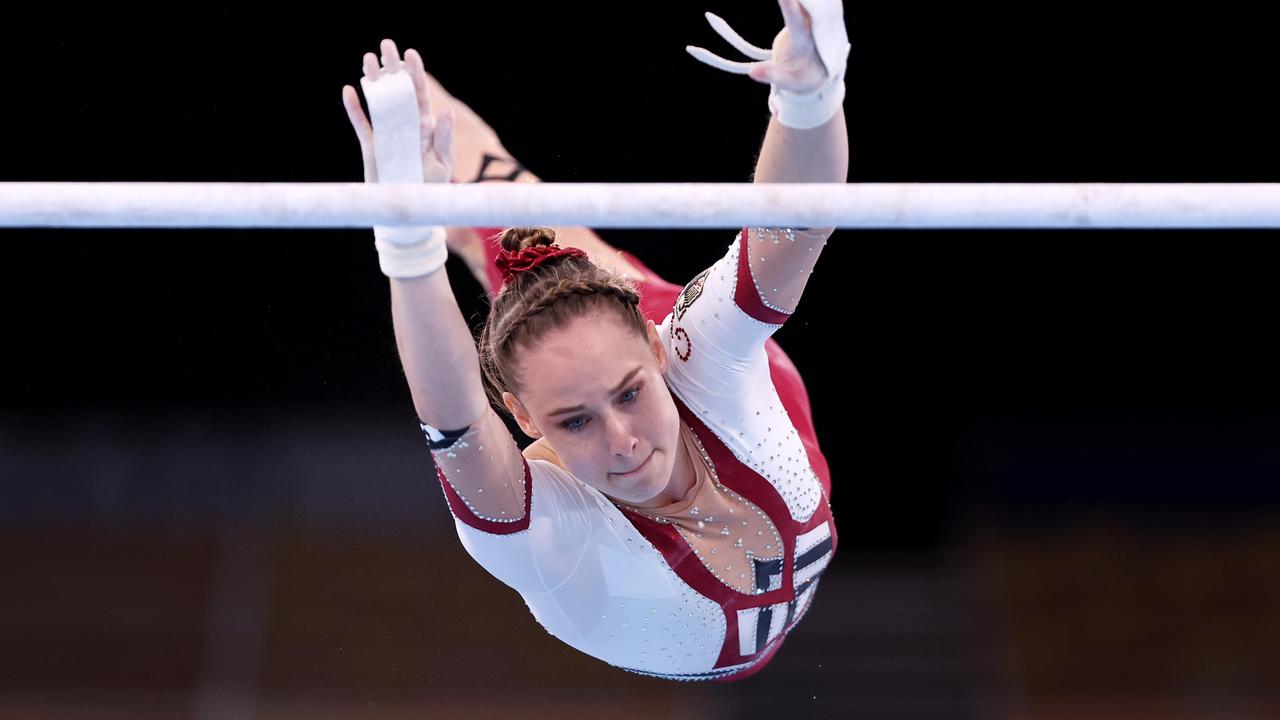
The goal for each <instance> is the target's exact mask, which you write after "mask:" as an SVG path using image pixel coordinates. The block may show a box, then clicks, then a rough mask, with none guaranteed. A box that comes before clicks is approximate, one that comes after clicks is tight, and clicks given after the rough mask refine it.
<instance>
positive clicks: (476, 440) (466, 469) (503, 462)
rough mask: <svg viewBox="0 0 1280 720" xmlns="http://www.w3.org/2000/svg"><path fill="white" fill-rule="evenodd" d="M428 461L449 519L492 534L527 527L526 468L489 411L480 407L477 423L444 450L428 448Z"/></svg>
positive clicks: (528, 483)
mask: <svg viewBox="0 0 1280 720" xmlns="http://www.w3.org/2000/svg"><path fill="white" fill-rule="evenodd" d="M424 430H427V428H426V427H425V426H424ZM428 439H430V433H428ZM436 444H437V445H440V444H442V443H436ZM431 456H432V458H433V459H434V460H435V465H436V474H437V476H438V477H439V479H440V484H441V487H442V488H443V489H444V493H445V498H446V500H447V501H448V503H449V509H450V511H451V512H452V513H453V515H454V517H455V518H457V519H458V520H460V521H462V522H463V523H465V524H467V525H469V526H471V527H473V528H475V529H477V530H481V531H484V532H488V533H493V534H508V533H513V532H518V531H520V530H524V529H527V528H528V526H529V502H530V497H531V492H530V487H531V477H530V474H529V470H528V466H527V465H526V464H525V462H524V457H523V456H522V455H521V454H520V449H519V447H517V446H516V442H515V438H513V437H511V432H510V431H509V430H508V429H507V426H506V425H505V424H504V423H503V422H502V418H500V417H498V414H497V413H496V412H494V410H493V408H492V407H491V406H488V405H486V406H485V411H484V414H483V415H481V417H480V419H479V420H477V421H476V422H475V423H473V424H472V425H470V426H469V427H468V428H465V432H463V434H462V435H460V436H458V437H457V438H456V439H455V440H454V441H453V443H452V444H450V445H449V446H448V447H442V448H432V450H431Z"/></svg>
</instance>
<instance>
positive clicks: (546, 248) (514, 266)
mask: <svg viewBox="0 0 1280 720" xmlns="http://www.w3.org/2000/svg"><path fill="white" fill-rule="evenodd" d="M564 255H571V256H573V257H580V258H586V257H587V254H586V253H585V252H583V251H581V250H579V249H578V248H574V247H571V248H562V247H558V246H555V245H534V246H531V247H527V248H525V249H523V250H521V251H519V252H509V251H507V250H501V251H499V252H498V257H497V259H496V260H494V261H493V264H494V265H497V266H498V269H499V270H501V271H502V284H503V285H506V284H507V283H509V282H511V280H512V279H513V278H515V276H516V275H519V274H520V273H522V272H528V271H530V270H532V269H534V268H536V267H538V266H539V265H541V264H542V263H544V262H546V261H548V260H550V259H551V258H556V257H562V256H564Z"/></svg>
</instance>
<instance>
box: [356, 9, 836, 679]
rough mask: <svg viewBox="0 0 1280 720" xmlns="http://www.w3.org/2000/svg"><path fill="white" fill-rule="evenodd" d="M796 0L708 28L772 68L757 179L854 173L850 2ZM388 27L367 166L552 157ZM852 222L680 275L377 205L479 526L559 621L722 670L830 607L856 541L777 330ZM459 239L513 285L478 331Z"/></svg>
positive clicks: (510, 580) (359, 124)
mask: <svg viewBox="0 0 1280 720" xmlns="http://www.w3.org/2000/svg"><path fill="white" fill-rule="evenodd" d="M779 5H780V7H781V10H782V16H783V19H784V21H785V27H784V28H783V30H782V31H781V32H780V33H779V34H778V35H777V37H776V38H775V39H774V42H773V45H772V48H771V49H769V50H766V49H762V48H758V47H754V46H751V45H749V44H747V43H746V41H744V40H742V39H741V38H740V37H739V36H738V35H737V34H736V33H734V32H733V31H732V29H730V28H729V27H728V25H727V24H725V23H724V21H723V20H720V19H719V18H717V17H715V16H712V15H710V14H708V18H709V20H710V21H711V23H712V25H713V27H714V28H715V29H716V30H717V32H719V33H720V34H721V35H722V36H724V37H725V38H726V39H727V40H729V42H731V43H732V44H733V45H734V46H735V47H737V48H738V49H739V50H741V51H743V52H744V53H745V54H746V55H748V56H749V57H751V58H753V60H754V62H749V63H748V62H741V63H734V62H729V61H727V60H724V59H721V58H719V57H717V56H714V55H712V54H711V53H709V52H707V51H705V50H702V49H701V48H689V52H690V53H691V54H692V55H694V57H696V58H698V59H700V60H703V61H704V62H707V63H708V64H711V65H713V66H715V67H718V68H721V69H725V70H729V71H731V72H738V73H742V74H747V75H749V76H750V77H751V78H752V79H754V80H756V81H758V82H760V83H762V84H768V85H770V86H771V87H770V93H769V106H770V108H771V110H772V117H771V119H770V121H769V127H768V129H767V131H766V134H765V138H764V141H763V145H762V149H761V152H760V155H759V159H758V161H757V165H756V170H755V176H754V181H755V182H757V183H778V182H845V181H846V177H847V172H848V142H847V137H846V135H847V131H846V128H845V120H844V111H843V108H842V101H843V97H844V69H845V62H846V59H847V56H848V52H849V44H848V39H847V35H846V33H845V29H844V20H843V10H842V8H841V6H840V3H839V0H779ZM381 50H382V58H381V65H380V64H379V59H378V58H377V57H375V56H374V55H373V53H368V54H366V55H365V57H364V73H365V75H364V78H363V79H362V80H361V83H362V86H363V89H364V94H365V97H366V100H367V101H368V103H369V108H370V112H369V116H368V117H366V115H365V113H364V111H363V110H362V108H361V105H360V99H359V95H358V94H357V93H356V90H355V89H354V88H353V87H351V86H346V87H344V88H343V101H344V105H345V107H346V109H347V113H348V116H349V118H350V120H351V123H352V126H353V127H354V129H355V131H356V135H357V138H358V139H359V141H360V146H361V152H362V155H363V159H364V171H365V180H366V182H379V181H382V182H388V181H394V182H405V181H425V182H448V181H450V180H453V181H455V182H490V181H496V182H501V181H512V182H535V181H537V178H536V177H534V176H533V175H532V173H530V172H528V170H526V169H525V168H524V167H523V166H521V165H520V164H519V163H518V162H516V161H515V160H514V159H513V158H512V157H511V155H510V154H508V153H507V152H506V150H505V148H503V147H502V145H501V143H500V142H499V141H498V137H497V134H496V133H494V132H493V130H492V129H491V128H489V127H488V125H486V124H485V123H484V122H483V121H482V120H481V119H480V118H479V117H478V116H476V115H475V113H474V112H472V111H471V110H470V108H468V107H467V106H466V105H464V104H462V103H460V102H458V101H457V100H456V99H455V98H453V97H452V96H450V95H449V94H448V93H447V92H446V91H445V90H444V88H443V87H441V86H440V85H439V83H437V82H436V81H435V79H434V78H432V77H431V76H430V75H428V74H427V73H426V71H425V69H424V68H423V63H422V59H421V57H420V56H419V55H418V53H416V52H415V51H413V50H409V51H407V52H406V53H405V55H404V58H403V59H401V57H400V55H399V52H398V50H397V49H396V46H395V44H394V43H393V42H391V41H390V40H384V41H383V42H382V45H381ZM396 83H399V87H400V88H401V90H400V94H399V95H397V94H396V92H397V91H396V90H395V87H396ZM405 88H408V89H409V91H408V92H407V93H406V92H405V91H404V89H405ZM397 98H399V99H397ZM406 98H407V99H406ZM433 108H436V109H437V110H438V111H439V115H438V116H433V115H432V109H433ZM369 118H372V122H370V119H369ZM455 150H456V156H457V160H456V164H455V161H454V155H455ZM393 166H395V167H393ZM832 231H833V228H807V229H805V228H743V229H742V231H740V232H739V233H738V234H737V236H736V237H735V238H734V240H733V242H732V243H731V244H730V245H729V246H728V249H727V252H726V253H725V254H724V256H723V257H721V258H720V259H719V260H718V261H717V262H715V263H714V264H712V265H711V266H710V267H709V268H706V269H705V270H703V271H702V272H700V273H698V274H697V276H696V277H694V278H693V280H692V281H690V282H689V283H688V284H686V285H685V286H683V287H680V286H678V285H673V284H671V283H668V282H666V281H665V280H663V279H662V278H660V277H658V276H657V275H655V274H654V273H653V272H652V271H650V270H649V269H648V268H647V267H645V265H644V264H643V263H641V262H640V261H639V260H638V259H637V258H636V257H634V256H632V255H631V254H629V253H625V252H620V251H617V250H615V249H614V248H611V247H610V246H609V245H608V244H606V243H605V242H603V241H602V240H601V239H600V238H599V237H598V236H596V235H595V234H594V233H593V232H591V231H590V230H589V229H587V228H508V229H506V230H501V229H497V228H448V229H445V228H439V227H436V228H403V227H396V228H389V227H375V228H374V235H375V238H374V240H375V246H376V248H377V250H378V254H379V264H380V266H381V268H382V270H383V272H384V273H385V274H387V275H388V277H390V278H391V280H390V284H391V311H392V320H393V325H394V329H395V335H396V341H397V346H398V349H399V354H400V360H401V362H402V364H403V367H404V372H405V376H406V379H407V381H408V384H409V388H410V392H411V394H412V397H413V403H414V408H415V410H416V412H417V414H418V419H419V422H420V425H421V429H422V430H423V432H425V433H426V436H427V441H428V444H429V446H430V451H431V454H432V458H433V460H434V462H435V467H436V474H437V477H438V479H439V482H440V486H441V488H442V489H443V492H444V495H445V498H446V500H447V502H448V505H449V508H450V511H451V512H452V514H453V516H454V521H455V526H456V528H457V532H458V537H459V538H460V539H461V541H462V544H463V546H464V547H465V548H466V550H467V551H468V553H470V555H471V556H472V557H473V558H474V559H475V560H476V561H477V562H479V563H480V564H481V565H482V566H483V567H484V568H485V569H486V570H488V571H489V572H490V573H491V574H493V575H494V576H495V577H497V578H498V579H499V580H501V581H502V582H503V583H505V584H506V585H508V586H510V587H511V588H513V589H514V590H516V591H517V592H519V593H520V595H521V596H522V597H523V598H524V600H525V603H526V604H527V605H528V607H529V609H530V610H531V611H532V612H533V615H534V617H535V618H536V619H537V620H538V621H539V622H540V623H541V624H542V625H543V626H544V627H545V628H546V629H547V631H548V632H550V633H551V634H552V635H554V636H555V637H557V638H560V639H561V640H563V641H564V642H566V643H568V644H569V645H571V646H573V647H574V648H577V649H578V650H581V651H582V652H585V653H588V654H589V655H592V656H594V657H597V658H600V659H601V660H604V661H605V662H608V663H610V664H612V665H614V666H617V667H619V668H622V669H624V670H627V671H631V672H635V673H640V674H644V675H649V676H655V677H661V678H668V679H674V680H716V681H722V682H723V681H732V680H739V679H742V678H745V677H748V676H749V675H751V674H753V673H755V672H757V671H759V670H760V669H761V668H762V667H764V665H765V664H767V663H768V662H769V660H770V659H771V658H772V657H773V656H774V654H775V653H776V652H777V650H778V648H779V647H780V646H781V644H782V642H783V640H784V638H785V637H786V635H787V633H788V632H789V631H790V630H791V629H792V628H793V627H795V625H796V623H797V622H799V620H800V618H801V617H802V616H803V615H804V613H805V612H806V610H807V609H808V608H809V606H810V605H811V603H812V600H813V596H814V592H815V590H816V589H817V586H818V581H819V578H820V576H821V574H822V572H823V570H824V569H825V568H826V566H827V565H828V563H829V562H830V560H831V558H832V556H833V554H834V552H835V548H836V544H837V535H836V529H835V524H834V521H833V519H832V515H831V505H830V493H831V482H830V477H829V474H828V469H827V463H826V460H825V459H824V457H823V454H822V452H821V450H820V449H819V447H818V443H817V438H816V435H815V433H814V428H813V421H812V417H811V414H810V410H809V400H808V396H807V393H806V391H805V387H804V384H803V382H802V380H801V378H800V375H799V374H798V372H797V370H796V368H795V366H794V365H793V364H792V363H791V361H790V360H789V359H788V358H787V356H786V355H785V354H784V353H783V352H782V350H781V349H780V348H779V347H778V346H777V343H776V342H775V341H774V340H772V339H771V337H770V336H771V335H772V334H773V333H774V332H775V331H776V330H777V329H778V328H779V327H781V326H782V324H783V323H784V322H785V321H786V320H787V318H789V317H790V316H791V314H792V313H793V312H794V311H795V309H796V306H797V303H798V301H799V298H800V296H801V293H802V292H803V290H804V287H805V285H806V283H807V282H808V279H809V275H810V273H811V272H812V270H813V267H814V264H815V263H816V262H817V259H818V256H819V255H820V253H821V251H822V249H823V247H824V246H825V244H826V240H827V238H828V237H829V236H830V234H831V232H832ZM449 252H452V253H454V254H456V255H459V256H461V257H462V258H463V259H464V260H465V261H466V262H467V264H468V265H469V267H470V268H471V269H472V271H473V272H474V273H475V274H476V276H477V279H478V280H480V282H481V283H482V284H484V285H485V286H486V288H487V290H488V291H489V294H490V296H491V307H490V311H489V315H488V318H487V320H486V322H485V324H484V327H483V330H482V331H481V334H480V338H479V341H478V345H479V347H478V352H477V341H476V340H475V339H474V338H473V337H472V336H471V333H470V331H469V329H468V327H467V324H466V322H465V320H464V319H463V317H462V313H461V311H460V310H459V309H458V306H457V302H456V300H455V298H454V296H453V291H452V288H451V287H450V284H449V281H448V277H447V275H446V274H445V273H443V272H439V269H440V267H441V266H442V265H443V263H444V261H445V258H446V257H447V254H448V253H449ZM498 410H505V411H506V412H508V413H510V415H511V416H512V417H513V418H514V420H515V422H516V424H517V425H518V426H519V428H520V429H521V430H522V431H523V432H524V433H525V434H526V435H528V436H529V437H530V438H532V439H533V443H532V444H531V445H529V446H528V447H527V448H526V449H524V450H523V451H521V450H520V449H519V447H518V446H517V444H516V441H515V439H514V438H513V437H512V435H511V433H510V432H509V431H508V429H507V426H506V425H505V424H504V422H503V420H502V418H501V417H500V416H499V415H498V414H497V411H498Z"/></svg>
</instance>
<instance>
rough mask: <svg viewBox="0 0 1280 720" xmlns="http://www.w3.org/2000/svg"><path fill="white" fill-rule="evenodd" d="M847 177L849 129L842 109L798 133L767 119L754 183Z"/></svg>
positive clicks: (830, 180)
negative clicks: (816, 124)
mask: <svg viewBox="0 0 1280 720" xmlns="http://www.w3.org/2000/svg"><path fill="white" fill-rule="evenodd" d="M848 178H849V130H848V128H847V127H846V126H845V119H844V110H843V109H841V110H838V111H836V114H835V115H834V116H832V118H831V119H830V120H828V121H827V122H825V123H823V124H822V125H819V126H818V127H815V128H810V129H807V130H798V129H796V128H790V127H787V126H786V125H783V124H782V123H780V122H778V119H777V118H776V117H771V118H769V129H768V130H767V131H766V132H765V136H764V144H763V146H762V147H761V149H760V157H759V158H758V159H757V160H756V171H755V175H754V181H755V182H758V183H842V182H847V181H848Z"/></svg>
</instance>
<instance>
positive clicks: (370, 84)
mask: <svg viewBox="0 0 1280 720" xmlns="http://www.w3.org/2000/svg"><path fill="white" fill-rule="evenodd" d="M360 83H361V86H362V87H363V88H364V92H365V99H366V100H367V101H368V103H369V117H366V116H365V114H364V111H363V110H362V109H361V108H360V97H359V96H358V95H357V94H356V90H355V88H354V87H352V86H350V85H345V86H343V88H342V104H343V105H344V106H345V107H346V110H347V118H348V119H349V120H350V121H351V127H352V128H354V129H355V131H356V138H357V139H358V140H359V141H360V154H361V156H362V157H363V159H364V180H365V182H366V183H376V182H384V183H419V182H427V183H447V182H449V179H450V176H451V175H452V163H453V112H452V111H451V110H446V111H445V112H444V113H442V114H441V115H440V117H439V118H438V119H437V118H433V117H432V115H431V105H430V103H429V101H428V99H427V86H426V70H425V69H424V67H423V64H422V57H421V56H420V55H418V53H417V52H416V51H414V50H412V49H410V50H409V51H407V52H406V53H405V57H404V60H401V59H400V53H399V51H398V50H396V44H395V43H394V42H392V41H391V40H383V41H382V64H381V66H379V64H378V58H377V56H375V55H374V54H373V53H365V56H364V77H363V78H362V79H361V81H360ZM370 118H372V122H370ZM373 237H374V246H375V247H376V248H377V250H378V264H379V266H380V267H381V268H382V272H383V273H384V274H386V275H387V277H391V278H402V279H403V278H412V277H420V276H423V275H429V274H431V273H433V272H436V271H437V270H439V269H440V268H441V267H442V266H443V265H444V263H445V260H446V259H447V258H448V254H449V253H448V250H447V247H446V244H445V237H446V233H445V229H444V228H443V227H441V226H431V227H404V226H395V227H389V226H379V225H375V226H374V228H373Z"/></svg>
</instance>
